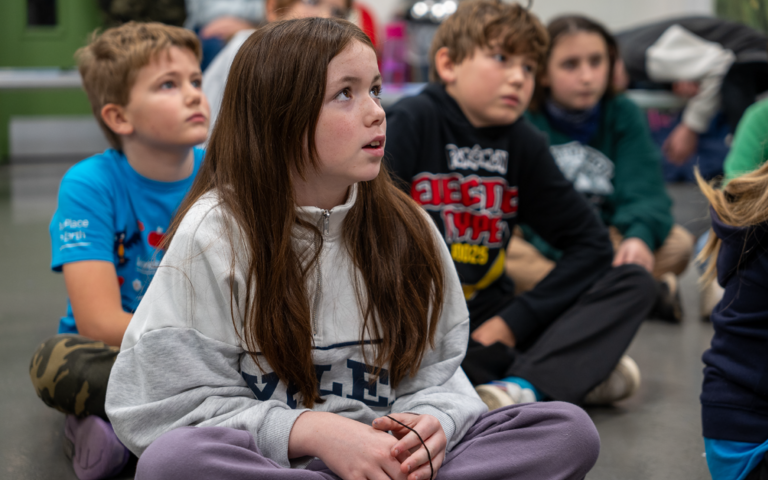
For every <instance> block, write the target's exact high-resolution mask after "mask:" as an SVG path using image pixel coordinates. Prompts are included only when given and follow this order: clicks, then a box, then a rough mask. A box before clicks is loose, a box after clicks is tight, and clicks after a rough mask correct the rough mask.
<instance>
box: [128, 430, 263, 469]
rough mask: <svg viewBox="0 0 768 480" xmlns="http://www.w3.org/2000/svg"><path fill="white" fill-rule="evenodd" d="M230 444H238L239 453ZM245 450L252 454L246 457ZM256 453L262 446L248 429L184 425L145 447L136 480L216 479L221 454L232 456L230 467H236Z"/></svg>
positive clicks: (236, 448)
mask: <svg viewBox="0 0 768 480" xmlns="http://www.w3.org/2000/svg"><path fill="white" fill-rule="evenodd" d="M228 447H235V451H236V452H237V453H236V454H233V453H232V450H228ZM244 452H250V453H247V455H246V457H243V454H244ZM254 454H255V455H259V453H258V448H256V444H255V441H254V440H253V436H251V434H250V433H248V432H246V431H244V430H237V429H233V428H225V427H180V428H176V429H174V430H171V431H169V432H166V433H164V434H163V435H161V436H159V437H158V438H156V439H155V441H154V442H152V443H151V444H150V445H149V447H147V448H146V450H144V453H142V454H141V456H140V457H139V463H138V464H137V465H136V480H154V479H158V480H160V479H162V480H176V479H178V480H187V479H189V478H201V477H210V478H215V477H216V476H217V472H218V473H221V469H220V468H219V467H220V465H219V463H220V459H221V456H226V457H227V458H228V459H229V466H230V467H236V465H235V464H236V463H237V461H238V459H239V460H243V462H246V463H247V462H249V461H250V462H252V461H253V459H254V456H253V455H254ZM225 473H226V472H225ZM225 476H226V475H225Z"/></svg>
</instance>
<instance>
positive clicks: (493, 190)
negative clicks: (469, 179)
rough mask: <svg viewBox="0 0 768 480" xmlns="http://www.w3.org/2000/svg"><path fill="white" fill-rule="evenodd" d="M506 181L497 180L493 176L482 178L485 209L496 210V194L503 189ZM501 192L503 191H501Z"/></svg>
mask: <svg viewBox="0 0 768 480" xmlns="http://www.w3.org/2000/svg"><path fill="white" fill-rule="evenodd" d="M506 185H507V182H506V181H504V180H497V179H495V178H484V179H483V186H484V187H485V209H486V210H491V211H493V210H496V209H498V207H499V206H498V205H497V202H498V194H499V193H502V192H503V191H504V187H505V186H506ZM502 194H503V193H502Z"/></svg>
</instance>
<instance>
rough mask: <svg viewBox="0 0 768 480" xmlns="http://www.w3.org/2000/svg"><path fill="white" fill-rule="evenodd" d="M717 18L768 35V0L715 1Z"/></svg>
mask: <svg viewBox="0 0 768 480" xmlns="http://www.w3.org/2000/svg"><path fill="white" fill-rule="evenodd" d="M716 10H717V16H718V17H720V18H725V19H727V20H734V21H736V22H741V23H744V24H746V25H749V26H750V27H752V28H755V29H757V30H760V31H761V32H763V33H768V0H717V3H716Z"/></svg>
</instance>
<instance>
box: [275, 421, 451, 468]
mask: <svg viewBox="0 0 768 480" xmlns="http://www.w3.org/2000/svg"><path fill="white" fill-rule="evenodd" d="M321 416H322V417H321ZM389 416H390V417H392V418H394V419H395V420H398V421H399V422H402V423H403V424H405V425H407V426H409V427H410V428H412V429H414V430H415V431H417V432H418V433H419V435H420V436H421V438H422V439H423V440H424V444H423V445H422V443H421V441H420V440H419V438H418V437H417V436H416V434H415V433H413V432H412V431H410V430H409V429H407V428H405V427H403V426H402V425H399V424H398V423H396V422H394V421H392V420H391V419H389V418H387V417H379V418H377V419H376V420H374V421H373V425H371V426H368V425H365V424H363V423H360V422H358V421H356V420H351V419H348V418H344V417H341V416H339V415H336V414H329V413H323V412H307V413H304V414H302V415H301V416H300V417H299V418H298V419H297V420H296V424H294V429H293V431H292V432H291V437H292V438H291V443H293V441H294V438H293V436H294V432H296V429H297V428H296V427H297V426H299V428H300V430H301V431H303V432H305V433H306V434H307V435H312V437H314V438H312V440H311V444H312V445H311V447H310V446H309V445H307V448H302V449H301V451H299V449H296V451H294V452H293V454H298V453H302V454H305V455H313V456H317V457H318V458H320V459H321V460H322V461H323V462H324V463H325V464H326V465H327V466H328V468H330V469H331V470H332V471H333V472H334V473H335V474H336V475H338V476H339V477H341V478H342V479H344V480H390V479H391V480H428V479H429V478H430V475H431V469H430V465H429V456H428V455H427V451H426V450H425V448H424V446H425V445H426V447H427V448H429V454H430V455H431V457H432V468H434V473H435V475H437V471H438V469H439V468H440V467H441V466H442V464H443V460H444V459H445V447H446V444H447V439H446V437H445V432H444V431H443V427H442V426H441V425H440V422H439V421H438V420H437V418H435V417H433V416H432V415H414V414H410V413H391V414H389ZM310 422H311V425H312V426H311V427H310V428H307V427H308V426H309V425H310ZM300 423H301V424H304V425H301V426H300V425H299V424H300ZM389 431H391V432H392V435H389V434H388V433H387V432H389ZM313 432H314V434H313ZM296 433H298V434H300V435H303V433H300V432H296ZM305 439H307V440H308V439H309V437H305ZM308 443H309V442H308ZM289 450H290V447H289ZM289 454H290V452H289ZM292 457H293V455H292Z"/></svg>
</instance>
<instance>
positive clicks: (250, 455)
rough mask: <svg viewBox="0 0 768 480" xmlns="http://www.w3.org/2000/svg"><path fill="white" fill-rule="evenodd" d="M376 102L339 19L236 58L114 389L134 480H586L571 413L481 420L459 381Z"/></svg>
mask: <svg viewBox="0 0 768 480" xmlns="http://www.w3.org/2000/svg"><path fill="white" fill-rule="evenodd" d="M308 45H311V47H312V48H307V46H308ZM286 79H291V81H290V82H288V81H286ZM380 88H381V75H380V74H379V70H378V66H377V62H376V54H375V52H374V50H373V48H372V45H371V43H370V40H369V39H368V37H367V36H366V35H365V34H364V33H363V32H362V31H361V30H360V29H359V28H357V27H355V26H354V25H353V24H351V23H349V22H347V21H344V20H335V19H321V18H307V19H298V20H288V21H281V22H275V23H272V24H270V25H268V26H266V27H264V28H261V29H259V30H257V31H256V33H254V34H253V35H252V36H251V37H250V38H249V39H248V40H247V41H246V43H245V44H244V45H243V47H242V48H241V49H240V52H239V53H238V54H237V56H236V57H235V61H234V63H233V64H232V75H231V76H230V77H229V81H228V83H227V88H226V89H225V94H224V100H223V102H222V109H221V115H220V116H219V120H218V124H217V126H216V128H215V129H214V131H213V135H212V137H211V139H210V143H209V148H208V152H207V158H206V162H205V164H204V165H203V167H202V169H201V171H200V174H199V175H198V177H197V179H196V180H195V183H194V185H193V186H192V189H191V191H190V194H189V196H188V197H187V199H186V200H185V201H184V203H183V205H182V206H181V207H180V209H179V214H178V216H177V217H176V219H175V220H174V222H173V224H172V226H171V228H170V229H169V233H168V235H169V237H168V238H167V240H166V242H167V243H168V244H169V246H168V249H167V252H166V254H165V256H164V258H163V261H162V263H161V265H160V268H159V269H158V272H157V275H156V276H155V279H154V281H153V282H152V284H151V285H150V286H149V289H148V290H147V293H146V295H145V297H144V300H143V301H142V303H141V305H139V308H138V310H137V311H136V314H135V316H134V318H133V319H132V320H131V324H130V325H129V327H128V331H127V332H126V334H125V339H124V340H123V344H122V348H121V351H120V355H119V356H118V357H117V361H116V362H115V366H114V368H113V369H112V375H111V377H110V380H109V389H108V391H107V413H108V414H109V418H110V419H111V420H112V422H113V424H114V426H115V432H116V433H117V435H118V436H119V437H120V439H121V440H123V441H124V442H125V444H126V445H127V446H128V447H129V448H130V449H131V450H132V451H133V452H134V453H136V454H137V455H140V457H139V462H138V466H137V470H136V477H137V478H141V479H142V480H152V479H189V480H195V479H210V478H215V479H218V478H221V479H231V478H243V479H245V478H248V479H278V478H286V479H296V480H299V479H306V480H323V479H326V480H329V479H335V478H338V477H341V478H344V479H362V478H367V479H385V478H386V479H395V480H406V479H408V480H417V479H428V478H432V479H434V478H435V475H437V476H438V478H441V479H445V480H450V479H457V480H458V479H466V478H477V479H501V478H573V479H577V478H584V476H585V475H586V473H587V471H588V470H589V469H590V468H591V466H592V465H593V463H594V461H595V459H596V458H597V450H598V438H597V434H596V430H595V428H594V425H593V424H592V423H591V420H590V419H589V417H588V416H587V415H586V414H585V413H584V412H583V411H582V410H581V409H579V408H578V407H575V406H573V405H570V404H566V403H561V402H552V403H543V404H534V405H522V406H513V407H509V408H507V409H504V410H500V411H498V412H491V413H488V412H486V408H485V405H483V403H482V402H481V401H480V399H479V398H478V397H477V395H476V394H475V392H474V390H473V389H472V386H471V384H470V383H469V381H468V380H467V377H466V375H464V372H463V371H462V370H461V368H460V364H461V359H462V358H463V357H464V353H465V351H466V342H467V337H468V335H469V328H468V327H469V318H468V314H467V309H466V306H465V304H464V301H463V299H462V298H461V285H460V284H459V279H458V277H457V275H456V272H455V271H454V270H453V268H452V265H451V260H450V253H449V252H448V250H447V248H446V247H445V245H444V244H443V243H442V241H441V240H440V237H439V234H438V233H437V231H436V229H435V227H434V226H433V225H432V224H431V221H430V220H429V218H428V217H427V216H426V215H425V214H424V213H423V212H422V211H421V209H420V208H419V206H418V205H416V204H415V203H414V202H413V201H412V200H411V199H409V198H408V196H407V195H404V194H403V193H402V192H400V191H399V190H398V189H397V188H396V187H395V186H394V185H393V184H392V182H391V180H390V177H389V175H388V174H387V172H386V170H383V169H381V158H382V156H383V155H384V144H385V139H386V137H385V134H386V119H385V115H384V110H382V108H381V104H380V100H379V98H378V95H379V91H380ZM387 431H391V432H392V433H393V435H389V434H387V433H386V432H387Z"/></svg>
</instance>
